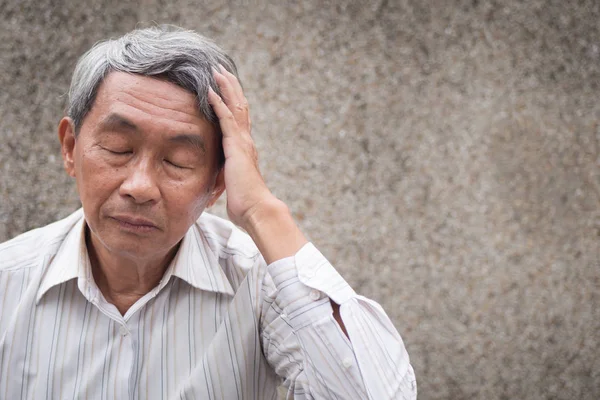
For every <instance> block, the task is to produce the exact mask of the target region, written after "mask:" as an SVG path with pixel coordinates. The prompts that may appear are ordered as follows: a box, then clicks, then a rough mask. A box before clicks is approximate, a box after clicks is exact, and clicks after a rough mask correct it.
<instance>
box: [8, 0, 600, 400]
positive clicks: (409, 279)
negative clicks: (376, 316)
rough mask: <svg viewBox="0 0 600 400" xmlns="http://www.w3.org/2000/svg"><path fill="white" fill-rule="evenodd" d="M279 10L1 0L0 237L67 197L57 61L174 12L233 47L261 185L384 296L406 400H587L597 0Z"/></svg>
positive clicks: (596, 149)
mask: <svg viewBox="0 0 600 400" xmlns="http://www.w3.org/2000/svg"><path fill="white" fill-rule="evenodd" d="M83 3H87V4H86V5H83ZM280 3H281V4H278V5H275V4H273V5H269V4H268V3H267V2H266V1H260V0H256V1H249V0H248V1H243V0H231V1H229V2H205V1H192V0H184V1H179V2H176V1H165V0H144V1H142V2H141V5H140V3H139V2H136V3H135V4H134V3H133V2H131V3H129V2H126V1H125V2H121V1H117V0H112V1H110V0H105V1H102V0H94V1H87V2H79V1H68V0H62V1H58V0H35V1H34V0H23V1H17V0H4V1H0V10H2V11H1V12H0V89H1V90H0V240H5V239H8V238H10V237H13V236H15V235H17V234H18V233H20V232H23V231H26V230H28V229H31V228H34V227H37V226H41V225H44V224H46V223H49V222H51V221H53V220H56V219H57V218H60V217H63V216H65V215H67V214H69V213H70V212H71V211H72V210H74V209H76V208H77V207H78V200H77V196H76V192H75V190H74V187H73V184H72V182H71V181H70V178H68V177H67V176H66V174H65V173H64V172H63V170H62V166H61V159H60V154H59V146H58V141H57V138H56V125H57V122H58V121H59V119H60V117H61V110H62V109H63V107H64V104H65V98H64V96H63V95H64V93H65V92H66V90H67V85H68V82H69V78H70V74H71V72H72V69H73V67H74V63H75V60H76V58H77V57H78V56H79V55H80V54H81V53H82V52H83V51H85V50H86V49H87V48H88V47H89V46H91V45H92V44H93V43H94V42H96V41H97V40H100V39H102V38H105V37H107V36H114V35H118V34H121V33H124V32H126V31H128V30H131V29H132V28H134V27H135V26H136V23H138V22H139V21H146V22H147V21H156V22H160V23H162V22H170V23H175V24H180V25H183V26H185V27H188V28H193V29H197V30H198V31H200V32H202V33H204V34H206V35H208V36H210V37H212V38H214V39H215V40H216V41H217V42H218V43H220V44H221V45H222V46H223V47H224V48H226V49H228V50H229V51H230V54H232V55H233V56H234V58H235V59H236V60H237V62H238V64H239V67H240V70H241V75H242V78H243V80H244V84H245V88H246V91H247V96H248V98H249V100H250V103H251V110H252V114H253V122H254V126H255V136H256V140H257V142H258V147H259V151H260V154H261V165H262V168H263V171H264V174H265V175H266V178H267V180H268V183H269V184H270V187H271V188H272V189H273V191H274V192H275V193H276V194H277V195H278V196H280V197H281V198H283V199H284V200H286V201H287V202H288V204H289V205H290V207H291V208H292V209H293V211H294V213H295V215H296V218H297V220H298V221H299V223H300V224H301V226H302V228H303V229H304V231H305V232H306V233H307V234H308V235H309V236H310V237H311V239H312V240H313V241H314V242H315V243H316V244H317V245H318V247H319V248H320V249H321V250H322V251H323V252H324V253H325V254H326V255H327V256H328V257H329V258H330V259H331V261H332V262H333V263H334V265H336V266H337V268H338V269H339V270H340V271H341V272H342V273H343V275H344V276H345V277H346V278H347V279H348V281H349V282H350V283H351V284H352V285H353V286H354V287H355V288H356V289H357V291H359V292H361V293H363V294H365V295H367V296H370V297H372V298H375V299H376V300H378V301H379V302H381V304H382V305H383V306H384V307H385V309H386V310H387V312H388V313H389V315H390V316H391V318H392V319H393V321H394V322H395V324H396V326H397V327H398V329H399V330H400V332H401V333H402V335H403V337H404V340H405V343H406V346H407V348H408V351H409V353H410V355H411V359H412V362H413V365H414V367H415V370H416V373H417V377H418V384H419V391H420V396H419V397H420V399H422V400H426V399H471V398H478V399H512V398H520V399H597V398H599V397H600V357H598V353H599V349H600V333H599V332H600V260H599V258H600V125H599V120H600V105H599V103H598V90H599V89H600V3H599V2H598V1H594V0H587V1H586V0H582V1H577V2H569V1H538V0H531V1H526V2H522V1H490V2H484V1H478V0H471V1H458V0H452V1H437V2H434V1H419V0H403V1H392V0H383V1H380V2H372V3H371V2H359V1H355V2H341V1H340V2H337V1H323V2H319V1H304V2H295V3H297V4H294V5H283V3H284V2H280ZM216 212H217V213H220V214H221V215H222V214H223V203H221V204H220V205H219V206H218V207H217V209H216Z"/></svg>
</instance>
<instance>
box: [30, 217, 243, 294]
mask: <svg viewBox="0 0 600 400" xmlns="http://www.w3.org/2000/svg"><path fill="white" fill-rule="evenodd" d="M85 229H86V223H85V218H83V217H82V218H81V220H79V221H78V222H77V223H76V224H75V225H74V226H73V228H72V229H71V230H70V231H69V233H68V234H67V236H66V238H65V240H64V242H63V243H62V245H61V246H60V248H59V250H58V252H57V253H56V255H55V257H54V258H53V260H52V261H51V262H50V265H49V266H48V269H47V272H46V274H45V276H44V277H43V278H42V282H41V284H40V287H39V289H38V292H37V295H36V303H39V301H40V300H41V298H42V297H43V296H44V294H46V292H48V290H50V289H51V288H52V287H54V286H57V285H60V284H61V283H64V282H67V281H68V280H71V279H75V278H78V286H79V289H80V291H81V293H83V295H84V296H85V297H86V298H87V299H88V300H90V299H92V298H93V297H95V296H96V295H97V293H96V292H97V291H98V287H97V286H96V284H95V282H94V279H93V276H92V270H91V265H90V261H89V256H88V252H87V247H86V245H85ZM171 276H176V277H178V278H180V279H182V280H183V281H185V282H187V283H188V284H190V285H191V286H193V287H195V288H197V289H200V290H206V291H211V292H219V293H224V294H228V295H230V296H233V295H234V291H233V288H232V287H231V284H230V283H229V280H228V279H227V276H226V275H225V272H224V271H223V269H222V268H221V266H220V264H219V258H218V256H217V255H216V254H215V253H214V252H213V251H212V250H211V248H210V247H209V245H208V242H207V241H206V238H205V237H204V236H203V235H202V234H201V233H200V231H199V229H198V227H197V226H196V224H194V225H192V226H191V227H190V229H188V231H187V233H186V234H185V236H184V237H183V239H182V241H181V244H180V246H179V250H178V251H177V254H176V255H175V258H174V259H173V261H172V262H171V264H170V265H169V268H167V271H166V272H165V274H164V276H163V279H162V280H161V282H160V284H159V286H158V287H157V288H156V291H159V290H161V289H162V288H163V287H164V286H165V285H166V284H167V283H168V281H169V279H170V278H171Z"/></svg>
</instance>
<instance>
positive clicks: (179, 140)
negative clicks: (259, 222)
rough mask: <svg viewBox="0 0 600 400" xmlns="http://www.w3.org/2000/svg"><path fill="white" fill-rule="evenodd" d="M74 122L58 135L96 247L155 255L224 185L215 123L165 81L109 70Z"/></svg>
mask: <svg viewBox="0 0 600 400" xmlns="http://www.w3.org/2000/svg"><path fill="white" fill-rule="evenodd" d="M73 129H74V127H73V123H72V121H71V120H70V119H68V118H65V119H63V121H61V124H60V125H59V137H60V139H61V143H62V151H63V158H64V160H65V167H66V169H67V172H68V173H69V174H70V175H71V176H73V177H75V179H76V182H77V189H78V192H79V196H80V198H81V202H82V204H83V210H84V213H85V218H86V221H87V224H88V226H89V228H90V231H91V239H92V243H93V245H94V248H95V249H96V251H100V252H107V251H108V253H109V254H112V255H114V256H118V257H125V258H130V259H133V260H137V261H143V260H148V261H150V260H157V259H160V258H162V257H164V256H166V254H167V253H169V250H171V249H172V248H173V247H174V246H175V245H176V244H177V243H178V242H179V241H180V240H181V238H182V237H183V236H184V234H185V232H186V231H187V230H188V228H189V227H190V226H191V225H192V224H193V223H194V221H195V220H196V219H197V218H198V217H199V216H200V214H201V213H202V211H203V210H204V208H205V207H206V206H207V205H210V204H212V203H213V202H214V201H216V199H217V198H218V197H219V195H220V194H221V193H222V191H223V185H222V179H217V169H218V168H217V160H216V152H217V135H216V132H215V129H214V127H213V126H212V125H211V124H210V123H209V122H207V121H206V120H205V119H204V118H203V117H202V116H201V115H200V113H199V111H198V110H197V107H196V102H195V98H194V95H192V94H191V93H189V92H187V91H186V90H184V89H183V88H180V87H179V86H176V85H174V84H172V83H169V82H166V81H163V80H159V79H155V78H150V77H145V76H140V75H132V74H126V73H122V72H112V73H110V74H109V75H108V76H107V78H106V79H105V80H104V82H103V83H102V84H101V85H100V87H99V90H98V93H97V96H96V99H95V102H94V105H93V107H92V109H91V110H90V112H89V113H88V115H87V116H86V117H85V119H84V121H83V124H82V126H81V130H80V132H79V135H78V136H77V138H76V139H75V138H74V136H73V135H74V132H73ZM219 178H220V177H219ZM217 181H218V183H217Z"/></svg>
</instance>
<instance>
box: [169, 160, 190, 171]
mask: <svg viewBox="0 0 600 400" xmlns="http://www.w3.org/2000/svg"><path fill="white" fill-rule="evenodd" d="M165 162H166V163H167V164H169V165H170V166H172V167H175V168H178V169H191V168H188V167H184V166H182V165H179V164H175V163H174V162H173V161H169V160H165Z"/></svg>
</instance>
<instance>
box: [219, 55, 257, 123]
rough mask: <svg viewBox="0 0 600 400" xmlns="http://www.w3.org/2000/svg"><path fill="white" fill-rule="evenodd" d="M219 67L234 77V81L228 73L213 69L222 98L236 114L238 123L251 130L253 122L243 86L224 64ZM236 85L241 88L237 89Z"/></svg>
mask: <svg viewBox="0 0 600 400" xmlns="http://www.w3.org/2000/svg"><path fill="white" fill-rule="evenodd" d="M219 67H220V68H221V70H222V71H224V72H226V73H227V74H229V75H230V76H231V77H233V79H234V81H231V80H230V79H229V78H228V77H227V76H226V75H224V74H223V73H219V72H218V71H216V70H214V69H213V71H214V74H213V75H214V78H215V80H216V81H217V84H218V85H219V89H220V90H221V94H222V99H223V101H224V102H225V104H227V106H228V107H229V110H230V111H231V112H232V113H233V115H234V116H235V118H236V120H237V122H238V124H239V125H240V126H242V127H244V128H246V130H247V131H248V132H249V131H250V129H251V122H250V110H249V107H248V101H247V100H246V97H244V93H243V92H242V91H241V86H240V84H239V82H238V81H237V79H236V78H235V76H234V75H233V74H231V73H229V72H227V71H226V70H225V69H224V68H223V66H222V65H220V64H219ZM236 86H237V89H239V90H237V89H236Z"/></svg>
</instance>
